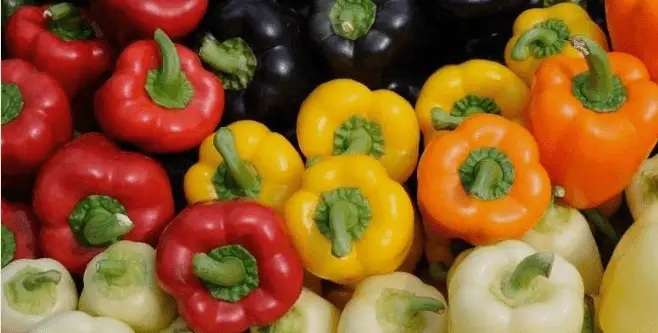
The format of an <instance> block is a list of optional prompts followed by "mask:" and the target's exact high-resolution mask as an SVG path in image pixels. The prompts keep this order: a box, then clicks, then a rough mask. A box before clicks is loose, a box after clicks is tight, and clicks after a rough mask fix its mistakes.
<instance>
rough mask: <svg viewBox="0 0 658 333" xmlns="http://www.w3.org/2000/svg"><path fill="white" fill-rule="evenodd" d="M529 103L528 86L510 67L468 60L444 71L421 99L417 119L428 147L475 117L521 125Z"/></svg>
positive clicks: (425, 87) (431, 81) (434, 76)
mask: <svg viewBox="0 0 658 333" xmlns="http://www.w3.org/2000/svg"><path fill="white" fill-rule="evenodd" d="M529 101H530V91H529V89H528V87H527V86H526V84H525V83H524V82H523V81H522V80H521V79H520V78H519V77H518V76H516V74H514V72H512V71H511V70H510V69H508V68H507V67H505V66H503V65H501V64H499V63H497V62H493V61H489V60H479V59H476V60H469V61H467V62H464V63H462V64H460V65H448V66H444V67H441V68H440V69H439V70H437V71H436V72H434V74H432V76H430V78H429V79H427V81H425V84H424V85H423V88H422V89H421V91H420V95H419V96H418V102H417V103H416V115H417V116H418V123H419V124H420V129H421V131H422V132H423V137H424V142H425V145H427V144H428V143H429V141H430V140H431V138H432V136H433V135H434V133H436V132H437V131H443V130H452V129H455V128H456V127H457V126H458V125H459V124H460V123H461V122H462V121H463V120H464V119H465V118H467V117H468V116H470V115H472V114H476V113H492V114H499V115H501V116H503V117H505V118H507V119H509V120H514V121H516V122H519V123H522V121H523V111H524V110H525V108H526V106H527V105H528V102H529Z"/></svg>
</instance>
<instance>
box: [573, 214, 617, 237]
mask: <svg viewBox="0 0 658 333" xmlns="http://www.w3.org/2000/svg"><path fill="white" fill-rule="evenodd" d="M581 213H583V215H585V218H586V219H587V220H588V221H589V222H590V223H592V224H593V225H594V227H595V228H596V229H597V230H599V231H600V232H601V234H603V235H604V236H605V237H606V238H607V239H608V240H610V242H612V245H616V244H617V243H619V238H620V237H619V234H618V233H617V231H616V230H615V228H613V227H612V224H611V223H610V220H609V219H608V218H607V217H606V216H605V215H603V213H601V211H600V210H598V209H596V208H590V209H583V210H581Z"/></svg>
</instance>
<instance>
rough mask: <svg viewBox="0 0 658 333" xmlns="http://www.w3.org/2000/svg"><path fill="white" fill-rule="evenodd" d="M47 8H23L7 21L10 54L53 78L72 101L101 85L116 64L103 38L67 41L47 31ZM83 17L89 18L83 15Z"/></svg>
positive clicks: (107, 43) (108, 45)
mask: <svg viewBox="0 0 658 333" xmlns="http://www.w3.org/2000/svg"><path fill="white" fill-rule="evenodd" d="M48 7H50V6H49V5H47V6H21V7H20V8H19V9H18V10H17V11H16V12H15V13H14V14H13V15H12V16H11V17H10V18H9V20H8V21H7V28H6V30H5V31H6V38H7V39H6V40H7V50H8V51H9V55H10V56H11V57H13V58H20V59H23V60H25V61H28V62H30V63H32V64H34V65H35V66H36V67H37V68H38V69H39V70H40V71H42V72H46V73H48V74H50V75H52V76H53V77H54V78H55V79H56V80H57V81H58V82H59V83H60V84H61V86H62V88H64V91H65V92H66V94H67V95H68V96H69V98H73V97H74V96H75V95H77V93H78V92H79V91H80V90H81V89H82V88H85V87H87V86H88V85H91V84H94V83H95V82H96V81H98V80H99V79H100V78H101V77H102V76H103V74H104V73H107V72H109V71H110V70H111V69H112V65H113V64H114V58H113V53H112V47H111V46H110V43H109V42H108V41H107V40H105V39H103V38H98V37H96V38H94V39H90V40H75V41H65V40H63V39H62V38H60V37H59V36H57V35H56V34H54V33H53V32H51V31H50V30H48V22H49V20H50V19H49V18H47V17H44V15H43V13H44V11H46V9H48ZM83 15H85V16H86V14H85V12H84V11H83Z"/></svg>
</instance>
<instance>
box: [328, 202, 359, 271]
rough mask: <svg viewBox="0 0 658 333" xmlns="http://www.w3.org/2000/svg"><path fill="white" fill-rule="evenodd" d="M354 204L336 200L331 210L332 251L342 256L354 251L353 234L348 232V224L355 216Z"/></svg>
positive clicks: (336, 255)
mask: <svg viewBox="0 0 658 333" xmlns="http://www.w3.org/2000/svg"><path fill="white" fill-rule="evenodd" d="M353 211H354V205H353V204H351V203H349V202H347V201H339V202H336V203H335V204H334V205H333V206H332V207H331V209H330V211H329V224H330V228H331V253H332V254H333V255H334V256H335V257H337V258H342V257H345V256H347V255H349V254H350V253H351V252H352V236H351V235H350V234H349V232H347V225H348V222H349V221H350V218H352V217H353V216H352V215H353Z"/></svg>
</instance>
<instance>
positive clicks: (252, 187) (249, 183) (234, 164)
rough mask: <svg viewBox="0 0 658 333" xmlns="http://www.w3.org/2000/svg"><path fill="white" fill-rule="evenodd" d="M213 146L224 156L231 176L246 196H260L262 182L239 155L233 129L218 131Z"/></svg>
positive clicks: (223, 128) (225, 128)
mask: <svg viewBox="0 0 658 333" xmlns="http://www.w3.org/2000/svg"><path fill="white" fill-rule="evenodd" d="M213 144H214V145H215V149H217V151H218V152H219V154H220V155H221V156H222V159H223V160H224V165H226V168H227V169H228V173H229V175H230V176H231V178H233V180H235V182H236V183H237V184H238V185H239V186H240V187H241V188H242V190H243V191H244V193H245V194H246V196H248V197H252V198H253V197H256V196H258V192H259V188H260V181H259V179H258V177H257V175H256V174H255V173H254V172H253V171H252V170H251V169H250V168H249V167H248V166H247V163H246V162H245V161H244V160H242V158H241V157H240V155H239V154H238V149H237V147H236V145H235V137H234V136H233V132H231V129H230V128H228V127H222V128H220V129H219V130H217V133H215V138H214V140H213Z"/></svg>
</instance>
